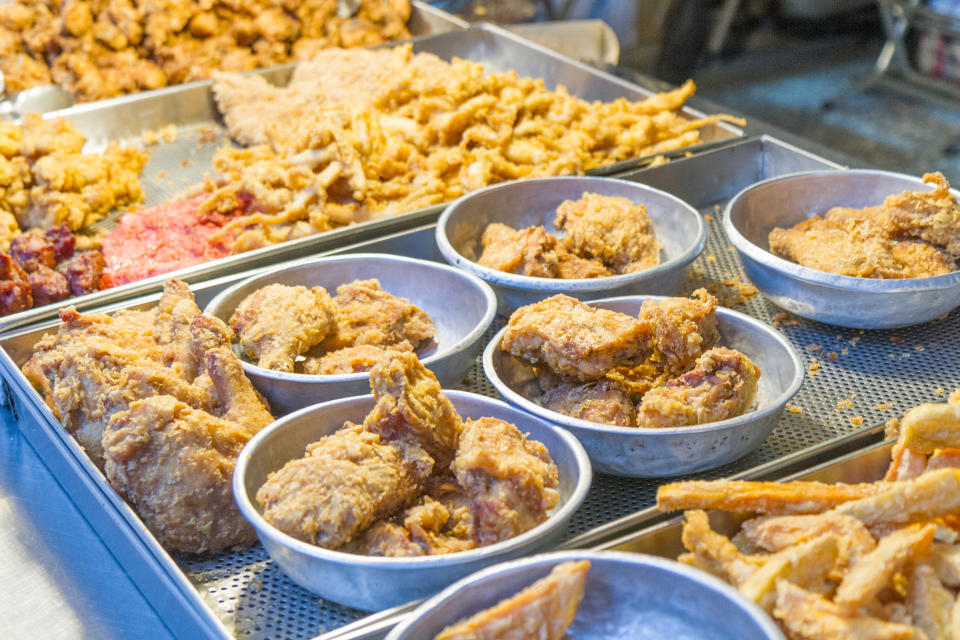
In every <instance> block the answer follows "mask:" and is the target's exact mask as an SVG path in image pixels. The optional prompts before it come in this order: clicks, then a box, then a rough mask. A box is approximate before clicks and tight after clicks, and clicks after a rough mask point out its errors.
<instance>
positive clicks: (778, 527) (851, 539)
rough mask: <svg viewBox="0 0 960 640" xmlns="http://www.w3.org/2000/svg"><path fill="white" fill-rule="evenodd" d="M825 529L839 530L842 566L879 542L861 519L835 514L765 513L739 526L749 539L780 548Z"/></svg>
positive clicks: (760, 545)
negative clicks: (795, 514)
mask: <svg viewBox="0 0 960 640" xmlns="http://www.w3.org/2000/svg"><path fill="white" fill-rule="evenodd" d="M826 533H833V534H836V536H837V539H838V545H839V552H840V557H839V558H838V563H839V564H841V565H843V566H848V565H852V564H854V563H855V562H856V561H857V560H859V559H860V558H861V557H862V556H863V555H864V554H867V553H869V552H871V551H873V550H874V548H876V546H877V543H876V541H875V540H874V539H873V536H872V535H870V531H868V530H867V528H866V527H865V526H863V523H862V522H860V521H859V520H857V519H856V518H851V517H849V516H839V515H836V514H812V515H800V516H763V517H760V518H754V519H752V520H747V521H746V522H744V523H743V526H742V527H741V529H740V534H742V535H743V537H744V538H745V539H746V540H748V541H749V542H750V543H752V544H754V545H756V546H758V547H760V548H762V549H766V550H767V551H781V550H783V549H786V548H787V547H789V546H791V545H794V544H798V543H800V542H805V541H807V540H812V539H813V538H816V537H818V536H822V535H824V534H826Z"/></svg>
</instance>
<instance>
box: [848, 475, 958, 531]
mask: <svg viewBox="0 0 960 640" xmlns="http://www.w3.org/2000/svg"><path fill="white" fill-rule="evenodd" d="M958 510H960V469H939V470H937V471H930V472H928V473H925V474H923V475H922V476H920V477H919V478H916V479H914V480H906V481H904V482H894V483H891V484H890V486H889V487H888V489H887V491H884V492H882V493H878V494H876V495H873V496H870V497H866V498H861V499H860V500H854V501H852V502H848V503H846V504H841V505H839V506H837V507H835V508H834V509H833V513H838V514H842V515H848V516H853V517H854V518H856V519H857V520H859V521H860V522H862V523H863V524H865V525H867V527H872V526H874V525H878V524H880V523H891V524H909V523H911V522H919V521H923V520H931V519H933V518H939V517H942V516H945V515H950V514H952V513H954V512H956V511H958Z"/></svg>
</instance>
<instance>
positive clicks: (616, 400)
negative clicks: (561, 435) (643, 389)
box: [539, 380, 637, 427]
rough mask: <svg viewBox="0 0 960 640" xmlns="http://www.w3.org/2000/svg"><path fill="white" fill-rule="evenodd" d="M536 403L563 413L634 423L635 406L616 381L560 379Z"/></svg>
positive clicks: (624, 424)
mask: <svg viewBox="0 0 960 640" xmlns="http://www.w3.org/2000/svg"><path fill="white" fill-rule="evenodd" d="M539 402H540V406H542V407H544V408H545V409H549V410H551V411H556V412H558V413H562V414H564V415H567V416H570V417H573V418H580V419H581V420H589V421H590V422H599V423H600V424H613V425H618V426H621V427H634V426H636V423H637V410H636V407H634V406H633V402H631V401H630V396H629V394H628V393H627V390H626V389H624V388H623V387H622V386H621V385H619V384H617V383H616V382H611V381H610V380H601V381H599V382H588V383H586V384H571V383H567V382H562V383H560V384H558V385H557V386H555V387H553V388H552V389H548V390H547V391H546V392H545V393H544V394H543V395H542V396H541V397H540V400H539Z"/></svg>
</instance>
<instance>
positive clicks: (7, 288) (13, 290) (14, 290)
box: [0, 253, 33, 316]
mask: <svg viewBox="0 0 960 640" xmlns="http://www.w3.org/2000/svg"><path fill="white" fill-rule="evenodd" d="M31 308H33V288H32V287H31V286H30V282H29V280H28V276H27V274H26V272H25V271H24V270H23V269H21V268H20V265H18V264H17V263H16V261H14V260H13V258H11V257H10V256H8V255H7V254H5V253H0V316H6V315H10V314H11V313H17V312H19V311H26V310H27V309H31Z"/></svg>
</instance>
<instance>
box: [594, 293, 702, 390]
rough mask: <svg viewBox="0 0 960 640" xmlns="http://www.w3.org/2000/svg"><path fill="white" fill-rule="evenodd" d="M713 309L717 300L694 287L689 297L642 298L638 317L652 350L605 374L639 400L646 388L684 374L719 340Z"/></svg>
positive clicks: (648, 388)
mask: <svg viewBox="0 0 960 640" xmlns="http://www.w3.org/2000/svg"><path fill="white" fill-rule="evenodd" d="M716 310H717V299H716V298H715V297H714V296H712V295H710V293H708V292H707V290H706V289H697V290H696V291H694V292H693V294H692V295H691V296H690V297H689V298H682V297H676V298H667V299H665V300H645V301H644V303H643V305H642V306H641V307H640V315H639V320H640V323H641V324H642V325H643V326H644V329H645V331H646V332H647V333H649V335H651V336H652V345H653V348H652V350H651V351H650V353H648V354H647V356H646V357H645V359H644V361H643V362H642V363H640V364H639V365H636V366H632V367H631V366H622V365H621V366H617V367H614V368H613V369H611V370H610V371H608V372H607V374H606V377H607V378H609V379H610V380H613V381H614V382H617V383H619V384H621V385H623V386H624V387H626V388H627V390H628V391H629V392H630V394H631V395H632V396H633V397H634V398H635V399H641V398H643V396H644V394H646V393H647V391H649V390H650V389H653V388H654V387H658V386H660V385H662V384H664V383H665V382H667V380H670V379H671V378H675V377H677V376H679V375H681V374H683V373H686V372H687V371H689V370H690V368H691V367H693V365H694V363H695V362H696V360H697V358H698V357H700V355H701V354H702V353H703V352H704V351H705V350H707V349H709V348H710V347H713V346H714V345H715V344H716V343H717V342H718V341H719V340H720V334H719V333H718V332H717V316H716Z"/></svg>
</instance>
